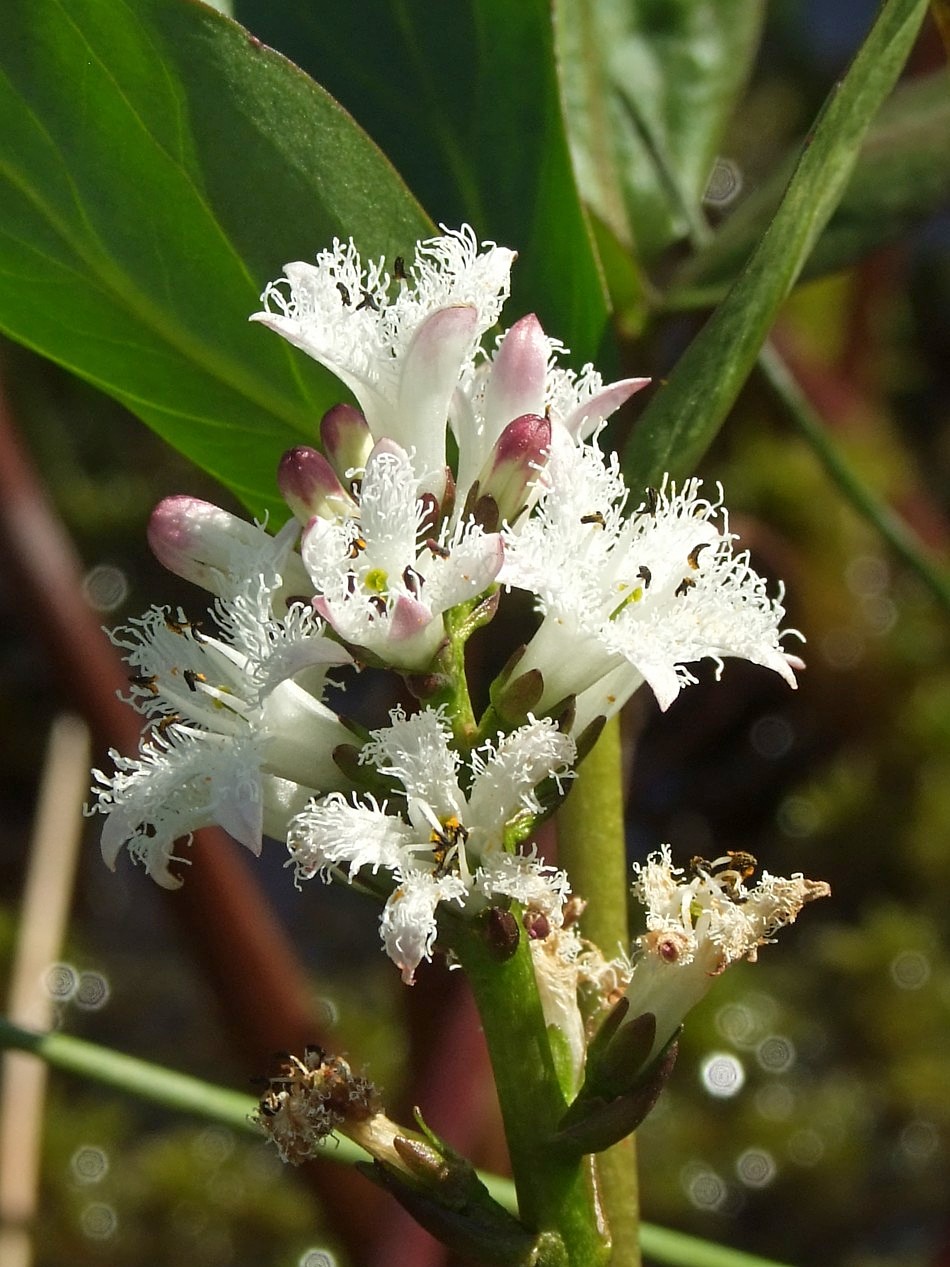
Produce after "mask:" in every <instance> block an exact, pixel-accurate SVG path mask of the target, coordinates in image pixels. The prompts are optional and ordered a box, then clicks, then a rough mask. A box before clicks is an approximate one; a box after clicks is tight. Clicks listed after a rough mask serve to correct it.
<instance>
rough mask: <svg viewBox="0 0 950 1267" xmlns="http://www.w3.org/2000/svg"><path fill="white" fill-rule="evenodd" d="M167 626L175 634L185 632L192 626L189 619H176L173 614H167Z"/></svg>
mask: <svg viewBox="0 0 950 1267" xmlns="http://www.w3.org/2000/svg"><path fill="white" fill-rule="evenodd" d="M165 628H166V629H167V630H168V631H169V632H170V633H173V634H184V633H185V631H186V630H188V629H190V628H191V625H190V624H189V622H188V621H187V620H175V618H174V617H173V616H166V617H165Z"/></svg>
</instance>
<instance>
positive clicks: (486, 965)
mask: <svg viewBox="0 0 950 1267" xmlns="http://www.w3.org/2000/svg"><path fill="white" fill-rule="evenodd" d="M453 946H454V949H455V952H456V954H457V955H458V957H459V959H460V961H461V963H462V966H463V967H464V969H465V971H466V975H467V976H468V979H469V982H470V983H471V987H472V992H473V994H474V995H475V1001H476V1004H477V1006H478V1011H479V1015H480V1017H481V1021H482V1026H483V1028H484V1031H485V1040H486V1042H487V1044H488V1051H489V1054H490V1056H491V1062H492V1069H493V1071H494V1075H495V1086H496V1089H497V1091H498V1099H499V1102H500V1104H501V1112H502V1117H503V1119H504V1124H505V1134H506V1137H507V1140H508V1150H509V1155H510V1158H511V1167H512V1173H513V1174H514V1179H515V1188H516V1190H517V1193H518V1208H519V1215H520V1217H521V1220H522V1222H524V1223H525V1225H526V1226H527V1227H529V1228H530V1229H531V1230H532V1231H536V1232H539V1233H547V1234H549V1235H550V1236H551V1238H552V1248H551V1255H550V1258H547V1257H546V1258H544V1259H543V1261H544V1262H545V1263H546V1262H549V1261H550V1262H551V1263H552V1264H553V1263H563V1264H564V1265H565V1267H568V1265H569V1267H600V1265H601V1264H605V1263H606V1261H607V1254H608V1247H607V1244H606V1241H605V1239H604V1234H603V1229H602V1227H601V1224H600V1219H599V1215H598V1207H597V1203H596V1201H595V1196H594V1188H593V1182H592V1175H591V1167H590V1160H589V1159H588V1158H585V1159H582V1160H580V1161H572V1160H564V1159H561V1158H559V1157H558V1156H557V1155H556V1154H555V1152H554V1151H553V1149H552V1148H551V1143H550V1140H551V1136H552V1135H553V1134H554V1131H555V1128H556V1126H557V1123H558V1122H559V1121H560V1119H561V1117H562V1116H563V1114H564V1112H565V1110H566V1109H567V1104H568V1097H569V1095H570V1094H571V1079H572V1073H571V1071H570V1068H569V1065H568V1062H567V1061H566V1060H563V1061H562V1059H561V1058H560V1053H559V1052H558V1050H557V1044H556V1038H557V1035H556V1034H555V1035H551V1034H550V1033H549V1031H548V1029H547V1027H546V1025H545V1021H544V1014H543V1012H542V1010H541V1001H540V999H539V997H538V988H537V984H536V982H535V977H534V968H533V966H532V963H531V952H530V949H529V947H528V944H527V938H526V937H524V936H522V938H521V940H520V943H519V945H518V949H517V950H516V952H515V954H514V955H513V956H512V957H511V958H510V959H507V960H505V961H504V962H502V963H499V962H498V960H497V958H495V957H494V956H493V955H492V953H491V952H490V950H489V948H488V946H487V944H486V943H485V942H484V941H483V940H482V938H481V937H480V936H479V935H478V933H477V932H476V931H474V930H473V929H471V928H470V927H468V926H465V925H461V926H460V927H459V929H458V932H457V935H456V936H455V937H454V939H453ZM552 1038H553V1039H554V1042H552ZM561 1247H563V1249H562V1248H561Z"/></svg>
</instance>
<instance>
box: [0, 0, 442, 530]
mask: <svg viewBox="0 0 950 1267" xmlns="http://www.w3.org/2000/svg"><path fill="white" fill-rule="evenodd" d="M430 229H431V225H430V223H429V221H428V220H427V219H426V217H425V215H424V214H423V212H422V211H421V209H420V208H419V206H418V204H417V203H416V202H415V201H414V199H413V198H412V196H411V195H410V194H409V192H408V190H407V189H406V187H405V186H404V185H403V183H402V181H401V180H400V178H399V177H398V176H397V175H396V173H395V172H394V171H393V169H392V167H391V165H390V164H389V163H388V162H387V160H386V159H385V157H384V156H383V155H382V154H380V152H379V151H378V150H377V148H376V147H375V145H373V143H372V142H371V141H370V140H369V139H368V138H367V137H366V136H365V135H364V134H363V133H362V132H361V131H360V129H359V128H358V127H357V125H356V124H355V123H354V122H353V120H352V119H351V118H350V117H349V116H348V115H347V114H346V113H345V111H343V110H342V109H341V108H340V106H339V105H337V103H336V102H334V101H333V100H332V98H330V97H329V96H328V95H327V94H326V93H325V92H324V91H323V90H322V89H321V88H319V87H317V85H316V84H314V83H313V82H312V81H311V80H309V79H308V78H307V77H306V75H304V74H303V73H302V72H301V71H299V70H298V69H297V68H296V67H294V66H292V65H291V64H290V63H288V62H287V61H286V60H285V59H284V58H282V57H280V56H278V55H277V54H275V53H273V52H271V51H270V50H268V49H265V48H263V47H261V46H260V44H259V43H258V42H257V41H256V40H254V39H252V38H251V37H250V36H249V35H248V34H247V32H246V31H244V30H242V28H241V27H239V26H237V25H236V24H235V23H233V22H231V21H229V20H228V19H226V18H224V17H222V16H221V15H220V14H218V13H216V12H214V11H213V10H211V9H209V8H206V7H205V6H204V5H201V4H197V3H193V2H191V0H134V3H132V2H130V0H115V2H114V3H110V4H103V3H102V2H101V0H9V2H8V3H7V4H6V6H5V8H4V36H3V41H2V42H0V329H3V330H4V331H5V332H6V333H8V334H9V335H10V336H11V337H13V338H14V339H17V340H19V341H20V342H22V343H25V344H27V345H28V346H30V347H32V348H34V349H36V350H37V351H39V352H41V353H43V354H44V355H46V356H49V357H51V358H52V359H53V360H56V361H59V362H60V363H61V364H63V365H65V366H67V367H68V368H69V369H71V370H74V371H75V372H76V373H78V374H80V375H82V376H83V377H84V378H87V379H89V380H90V381H91V382H93V383H95V384H96V385H97V386H99V387H101V388H103V389H104V390H105V391H107V392H109V393H110V394H111V395H113V396H115V397H116V398H117V399H118V400H120V401H122V402H123V403H124V404H125V405H127V406H128V407H129V408H130V409H132V410H133V411H134V412H135V413H136V414H138V416H139V417H140V418H142V419H143V420H144V421H145V422H147V423H148V424H149V426H151V427H153V428H154V429H155V430H156V431H158V432H159V434H161V435H162V436H164V437H165V439H167V440H168V441H169V443H171V444H173V445H174V446H175V447H176V448H178V449H180V450H181V451H182V452H183V453H185V454H186V455H187V456H188V457H190V458H191V459H193V460H194V461H195V462H196V463H198V464H199V465H200V466H202V467H204V468H205V469H206V470H208V471H210V472H211V473H212V474H214V475H215V476H217V477H218V478H219V479H220V480H221V481H222V482H223V483H225V484H226V485H228V486H229V487H230V488H232V489H233V490H234V491H235V492H236V493H237V494H238V496H240V497H241V498H242V499H243V500H244V502H245V503H246V504H247V505H248V506H249V507H250V508H251V509H252V510H253V511H254V512H255V513H257V514H260V513H262V512H263V511H265V510H268V509H273V510H274V512H275V514H276V515H278V516H279V517H283V516H284V515H286V510H285V509H284V508H283V506H282V503H281V502H280V501H279V499H278V498H277V496H276V487H275V482H274V473H275V467H276V463H277V460H278V459H279V457H280V454H281V453H282V451H283V450H284V449H286V448H288V447H289V446H290V445H292V444H295V443H299V442H300V441H301V440H312V439H313V438H314V437H315V434H316V426H317V423H318V420H319V417H320V415H321V413H322V412H323V411H324V410H325V409H326V408H328V407H329V406H330V405H331V404H333V403H335V402H336V401H337V400H339V399H340V398H341V396H342V395H343V392H342V389H341V387H340V385H339V384H338V383H337V382H336V380H334V379H333V378H331V377H330V375H328V374H327V373H326V372H325V371H324V370H322V369H321V368H320V367H319V366H318V365H317V364H316V363H315V362H310V361H308V360H307V359H306V358H305V357H302V356H301V355H300V354H299V353H298V352H296V351H294V350H293V349H292V348H290V347H289V346H287V345H286V344H284V342H283V340H281V339H279V338H276V337H274V336H273V335H271V334H270V333H268V332H267V331H266V330H264V329H263V328H261V327H260V326H256V325H249V324H248V320H247V318H248V315H249V314H250V313H251V312H253V311H255V310H256V309H257V308H259V306H260V305H259V302H258V299H259V295H260V292H261V290H262V289H263V286H264V285H265V284H266V282H267V281H269V280H270V279H272V278H273V277H274V276H276V275H278V274H279V273H280V271H281V269H282V267H283V265H284V264H285V263H286V262H287V261H289V260H294V259H308V258H310V257H312V256H313V255H314V254H315V252H316V251H317V250H319V249H320V248H321V247H322V246H324V245H328V244H329V242H330V241H331V240H332V238H333V237H334V235H339V236H341V237H344V238H346V237H349V236H350V235H352V236H353V237H354V238H355V239H356V241H357V243H358V244H359V246H360V247H361V249H362V250H364V252H367V253H369V254H371V255H377V254H383V253H385V254H387V255H389V256H390V258H391V257H392V256H393V255H395V254H397V253H400V252H401V253H411V250H412V246H413V244H414V242H415V241H416V239H417V238H418V237H420V236H425V235H427V234H428V232H429V231H430Z"/></svg>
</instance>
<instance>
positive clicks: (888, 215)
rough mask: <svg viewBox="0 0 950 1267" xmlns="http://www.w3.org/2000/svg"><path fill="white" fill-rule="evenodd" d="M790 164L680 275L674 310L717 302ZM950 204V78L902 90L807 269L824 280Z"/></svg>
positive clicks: (671, 298)
mask: <svg viewBox="0 0 950 1267" xmlns="http://www.w3.org/2000/svg"><path fill="white" fill-rule="evenodd" d="M790 168H791V163H789V164H783V165H782V167H781V168H780V170H778V171H777V172H776V173H775V176H774V177H773V178H772V179H771V180H770V181H769V182H768V183H767V184H766V185H763V186H762V187H761V188H760V189H759V190H757V191H756V193H755V195H754V196H753V197H751V198H749V199H748V201H747V202H745V203H744V204H743V205H742V206H741V207H740V208H738V209H737V210H736V212H735V214H734V215H733V216H731V217H730V218H729V219H728V220H726V221H725V222H724V224H723V225H722V227H721V228H720V229H719V231H718V232H717V233H716V234H715V236H714V237H713V238H712V239H711V240H710V241H709V242H708V243H707V244H706V245H704V246H703V247H702V248H701V249H700V251H699V252H698V253H697V254H696V255H695V256H693V257H692V258H691V259H690V260H688V261H687V262H686V263H685V264H684V265H683V266H682V267H681V268H680V269H679V270H678V271H677V273H676V275H675V276H674V278H673V281H672V283H671V284H670V287H669V290H668V292H667V294H666V296H665V301H666V303H667V304H668V305H669V306H670V307H673V308H692V307H704V306H710V305H712V304H714V303H717V302H718V301H719V300H720V299H721V298H722V297H723V295H724V294H725V292H726V290H727V289H728V287H729V286H730V285H731V283H732V282H733V281H734V280H735V277H736V275H737V274H738V272H739V270H740V269H741V268H742V265H743V264H744V263H745V262H746V260H747V259H748V258H749V256H750V254H751V253H752V250H753V248H754V246H755V244H756V242H757V241H758V239H759V238H760V237H761V235H762V232H763V230H764V229H765V227H766V225H767V224H768V222H769V220H770V219H771V218H772V216H773V215H774V213H775V209H776V208H777V207H778V205H779V203H780V202H781V200H782V194H783V192H784V189H785V185H786V183H787V181H788V177H789V172H790ZM948 199H950V73H948V72H947V71H945V70H942V71H938V72H936V73H934V74H931V75H922V76H920V77H919V78H918V79H914V80H911V81H909V82H908V83H904V84H900V85H898V87H897V89H896V90H895V92H894V95H893V97H892V98H891V99H890V101H887V102H886V103H885V104H884V106H883V108H882V110H881V113H880V115H879V116H878V118H877V119H876V120H875V121H874V125H873V126H872V127H871V129H870V131H869V132H868V135H867V138H866V140H865V142H864V144H863V146H862V147H861V153H860V156H859V158H858V161H857V163H856V164H855V168H854V171H853V173H852V175H851V179H850V181H849V182H848V187H847V189H846V190H845V192H844V196H843V197H842V199H841V202H840V204H839V205H838V207H837V209H836V211H835V213H834V215H833V216H832V217H831V220H830V221H829V223H828V226H827V228H826V229H825V231H824V233H822V235H821V237H820V238H819V239H818V242H817V243H816V245H815V249H814V250H813V251H812V253H811V255H810V256H809V258H808V261H807V263H806V264H805V266H804V268H803V270H802V277H803V278H809V277H819V276H821V275H822V274H824V273H828V272H832V271H834V270H835V269H838V268H844V267H846V266H847V265H848V264H851V263H853V262H854V261H855V260H858V259H860V258H861V257H862V256H863V255H866V254H867V252H868V251H870V250H872V249H873V248H874V247H876V246H880V245H881V244H882V243H883V242H889V241H892V240H894V239H896V238H898V237H900V236H902V235H903V234H904V233H906V232H907V230H908V228H910V227H911V226H913V225H914V224H916V223H919V222H920V221H921V220H922V219H923V218H924V217H926V216H928V215H929V214H931V213H932V212H933V211H935V210H936V209H937V208H939V207H941V206H943V205H944V204H945V203H946V202H947V200H948Z"/></svg>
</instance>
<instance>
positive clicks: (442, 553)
mask: <svg viewBox="0 0 950 1267" xmlns="http://www.w3.org/2000/svg"><path fill="white" fill-rule="evenodd" d="M425 547H426V549H427V550H429V551H430V552H431V553H432V554H434V555H435V557H436V558H437V559H447V558H448V557H449V555H450V553H451V551H449V550H447V549H446V548H445V546H440V545H439V543H438V541H433V539H432V538H431V537H429V538H428V539H427V540H426V543H425Z"/></svg>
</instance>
